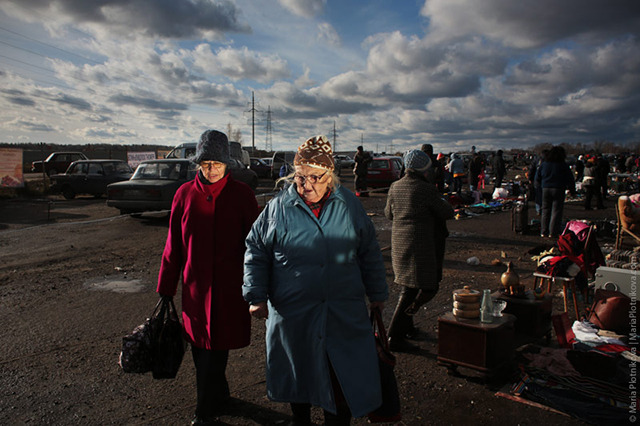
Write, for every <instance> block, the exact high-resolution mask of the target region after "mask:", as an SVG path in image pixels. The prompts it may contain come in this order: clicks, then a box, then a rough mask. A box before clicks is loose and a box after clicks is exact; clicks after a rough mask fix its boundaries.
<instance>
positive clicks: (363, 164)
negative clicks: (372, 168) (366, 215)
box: [353, 145, 373, 197]
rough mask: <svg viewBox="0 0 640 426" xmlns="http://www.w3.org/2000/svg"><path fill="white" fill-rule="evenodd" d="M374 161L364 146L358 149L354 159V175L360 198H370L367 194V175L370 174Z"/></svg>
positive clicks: (357, 193)
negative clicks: (371, 164)
mask: <svg viewBox="0 0 640 426" xmlns="http://www.w3.org/2000/svg"><path fill="white" fill-rule="evenodd" d="M372 160H373V159H372V158H371V155H369V153H368V152H366V151H365V150H364V148H363V147H362V145H360V146H358V147H357V148H356V155H354V157H353V161H354V165H353V174H354V175H355V181H354V187H355V190H356V195H357V196H358V197H368V196H369V193H368V192H367V173H369V163H371V161H372Z"/></svg>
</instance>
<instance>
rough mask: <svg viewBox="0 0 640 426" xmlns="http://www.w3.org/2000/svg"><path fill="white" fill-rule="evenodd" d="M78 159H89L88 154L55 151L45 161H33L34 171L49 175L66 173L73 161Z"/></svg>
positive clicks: (32, 167) (32, 169)
mask: <svg viewBox="0 0 640 426" xmlns="http://www.w3.org/2000/svg"><path fill="white" fill-rule="evenodd" d="M78 160H88V158H87V156H86V155H84V154H83V153H81V152H53V153H51V154H50V155H49V156H48V157H47V158H46V159H45V160H44V161H34V162H32V163H31V171H32V172H33V173H42V170H43V168H44V172H45V173H46V174H47V175H49V176H52V175H55V174H58V173H64V172H65V170H67V169H68V168H69V166H70V165H71V163H73V162H74V161H78Z"/></svg>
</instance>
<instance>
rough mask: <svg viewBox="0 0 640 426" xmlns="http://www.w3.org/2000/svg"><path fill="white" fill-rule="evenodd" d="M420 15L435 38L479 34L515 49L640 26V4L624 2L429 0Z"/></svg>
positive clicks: (603, 35)
mask: <svg viewBox="0 0 640 426" xmlns="http://www.w3.org/2000/svg"><path fill="white" fill-rule="evenodd" d="M421 14H422V15H423V16H425V17H426V18H428V19H429V24H430V26H429V33H430V35H431V36H432V37H433V38H434V39H438V40H447V39H455V38H460V37H466V36H469V35H482V36H483V37H486V38H487V39H490V40H494V41H498V42H500V43H503V44H505V45H507V46H513V47H518V48H530V47H540V46H543V45H544V44H546V43H551V42H555V41H559V40H564V39H567V38H569V37H581V38H587V39H602V38H603V37H604V38H607V39H608V38H610V37H611V36H612V34H626V33H628V32H633V33H635V32H637V31H638V28H640V2H637V1H628V0H609V1H601V0H564V1H560V2H559V1H556V0H520V1H518V2H513V1H511V0H485V1H475V0H428V1H425V3H424V6H423V7H422V10H421Z"/></svg>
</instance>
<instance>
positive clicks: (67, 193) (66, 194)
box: [62, 186, 76, 200]
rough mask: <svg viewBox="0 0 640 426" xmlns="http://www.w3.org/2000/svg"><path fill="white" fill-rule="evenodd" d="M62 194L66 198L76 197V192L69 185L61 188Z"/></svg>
mask: <svg viewBox="0 0 640 426" xmlns="http://www.w3.org/2000/svg"><path fill="white" fill-rule="evenodd" d="M62 196H63V197H64V198H66V199H67V200H73V199H74V198H76V193H75V191H74V190H73V189H72V188H71V187H70V186H65V187H64V188H62Z"/></svg>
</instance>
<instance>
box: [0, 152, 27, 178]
mask: <svg viewBox="0 0 640 426" xmlns="http://www.w3.org/2000/svg"><path fill="white" fill-rule="evenodd" d="M0 179H1V181H0V187H1V188H18V187H23V186H24V177H23V176H22V149H18V148H0Z"/></svg>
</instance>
